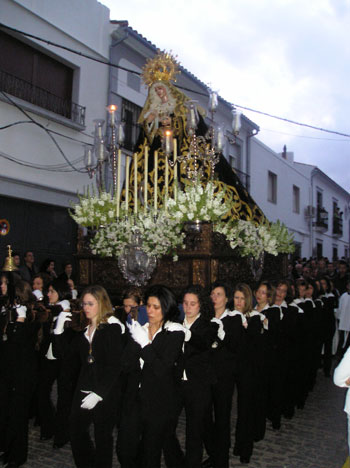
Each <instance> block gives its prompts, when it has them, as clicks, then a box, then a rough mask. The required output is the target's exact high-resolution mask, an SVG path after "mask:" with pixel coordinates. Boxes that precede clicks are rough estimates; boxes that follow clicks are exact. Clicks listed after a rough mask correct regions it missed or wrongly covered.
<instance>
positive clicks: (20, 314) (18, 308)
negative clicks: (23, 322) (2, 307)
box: [16, 305, 27, 319]
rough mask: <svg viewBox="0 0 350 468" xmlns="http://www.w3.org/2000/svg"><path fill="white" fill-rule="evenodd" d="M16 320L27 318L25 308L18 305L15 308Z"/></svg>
mask: <svg viewBox="0 0 350 468" xmlns="http://www.w3.org/2000/svg"><path fill="white" fill-rule="evenodd" d="M16 312H17V318H24V319H25V318H26V317H27V307H26V306H23V305H20V306H16Z"/></svg>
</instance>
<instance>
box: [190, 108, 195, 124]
mask: <svg viewBox="0 0 350 468" xmlns="http://www.w3.org/2000/svg"><path fill="white" fill-rule="evenodd" d="M190 116H191V127H193V128H195V127H196V113H195V111H194V107H193V106H191V111H190Z"/></svg>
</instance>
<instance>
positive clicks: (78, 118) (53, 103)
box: [0, 70, 85, 126]
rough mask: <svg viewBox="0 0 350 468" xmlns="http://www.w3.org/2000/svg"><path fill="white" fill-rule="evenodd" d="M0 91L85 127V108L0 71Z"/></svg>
mask: <svg viewBox="0 0 350 468" xmlns="http://www.w3.org/2000/svg"><path fill="white" fill-rule="evenodd" d="M0 89H1V91H4V92H5V93H8V94H11V95H12V96H15V97H18V98H20V99H23V100H24V101H27V102H30V103H32V104H35V105H36V106H39V107H41V108H43V109H47V110H49V111H51V112H54V113H55V114H58V115H62V116H63V117H66V118H67V119H70V120H72V121H73V122H74V123H77V124H79V125H83V126H84V125H85V107H83V106H79V104H76V103H74V102H72V101H70V100H67V99H62V98H61V97H59V96H55V95H54V94H52V93H50V92H49V91H46V90H45V89H42V88H39V87H37V86H34V85H33V84H32V83H29V82H28V81H25V80H22V79H21V78H17V77H16V76H14V75H10V74H9V73H6V72H4V71H3V70H0Z"/></svg>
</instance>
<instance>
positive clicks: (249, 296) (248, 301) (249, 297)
mask: <svg viewBox="0 0 350 468" xmlns="http://www.w3.org/2000/svg"><path fill="white" fill-rule="evenodd" d="M237 291H239V292H241V293H242V294H243V295H244V301H245V304H244V311H243V314H246V313H247V312H251V311H252V309H253V293H252V290H251V289H250V286H249V285H248V284H246V283H238V284H236V286H235V287H234V290H233V296H234V295H235V293H236V292H237ZM233 304H234V297H233Z"/></svg>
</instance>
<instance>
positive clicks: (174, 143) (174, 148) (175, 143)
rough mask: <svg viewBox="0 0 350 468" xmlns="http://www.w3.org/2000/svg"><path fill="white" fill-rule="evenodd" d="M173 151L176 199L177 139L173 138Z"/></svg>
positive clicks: (175, 196)
mask: <svg viewBox="0 0 350 468" xmlns="http://www.w3.org/2000/svg"><path fill="white" fill-rule="evenodd" d="M173 151H174V199H175V201H176V200H177V140H176V138H174V139H173Z"/></svg>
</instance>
